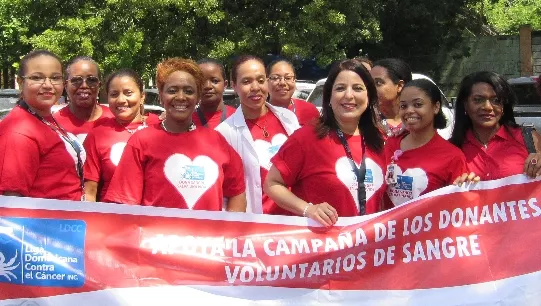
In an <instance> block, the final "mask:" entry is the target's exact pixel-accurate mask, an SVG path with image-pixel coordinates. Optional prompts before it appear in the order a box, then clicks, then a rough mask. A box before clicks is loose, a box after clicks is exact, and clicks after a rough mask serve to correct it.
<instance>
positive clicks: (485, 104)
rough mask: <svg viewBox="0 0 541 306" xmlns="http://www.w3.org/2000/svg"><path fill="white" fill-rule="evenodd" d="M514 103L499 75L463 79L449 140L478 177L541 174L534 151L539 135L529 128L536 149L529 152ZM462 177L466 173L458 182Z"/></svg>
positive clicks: (539, 143) (539, 159)
mask: <svg viewBox="0 0 541 306" xmlns="http://www.w3.org/2000/svg"><path fill="white" fill-rule="evenodd" d="M516 102H517V98H516V96H515V94H514V93H513V89H512V88H511V86H510V85H509V83H507V81H506V80H505V79H504V78H503V77H502V76H501V75H499V74H496V73H494V72H488V71H481V72H475V73H472V74H470V75H468V76H466V77H465V78H464V79H463V80H462V83H461V85H460V90H459V93H458V96H457V101H456V118H455V128H454V130H453V134H452V136H451V139H450V141H451V142H452V143H453V144H454V145H456V146H457V147H458V148H460V149H462V151H463V152H464V155H465V156H466V162H467V164H468V168H469V170H470V171H471V172H473V173H475V175H478V176H479V178H480V179H481V180H494V179H499V178H503V177H506V176H510V175H515V174H521V173H526V174H527V175H528V176H530V177H536V176H539V175H541V154H540V153H537V152H541V141H540V140H541V136H540V135H539V134H538V133H537V132H536V131H532V140H533V146H532V147H533V148H534V149H535V150H532V151H535V152H531V153H529V152H528V149H527V147H526V143H525V139H524V137H523V135H522V129H521V127H520V126H518V125H517V124H516V122H515V117H514V115H513V106H514V105H515V104H516ZM472 178H473V175H470V178H469V179H472ZM465 179H466V175H464V176H463V177H462V178H461V180H458V181H457V182H458V183H460V182H463V181H464V180H465Z"/></svg>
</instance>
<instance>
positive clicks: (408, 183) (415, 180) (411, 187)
mask: <svg viewBox="0 0 541 306" xmlns="http://www.w3.org/2000/svg"><path fill="white" fill-rule="evenodd" d="M395 171H396V184H393V185H389V188H388V189H387V194H388V195H389V198H390V199H391V201H392V202H393V204H394V205H395V206H398V205H402V204H403V203H405V202H407V201H409V200H411V199H413V198H417V197H418V196H420V195H421V194H422V193H423V192H424V191H425V190H426V188H427V187H428V176H427V175H426V172H425V171H424V170H423V169H421V168H413V169H408V170H406V171H404V172H402V169H400V167H398V165H395Z"/></svg>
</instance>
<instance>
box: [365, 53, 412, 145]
mask: <svg viewBox="0 0 541 306" xmlns="http://www.w3.org/2000/svg"><path fill="white" fill-rule="evenodd" d="M370 75H372V78H373V79H374V82H375V83H376V88H377V90H378V106H377V110H378V112H379V115H380V116H378V117H380V118H379V120H380V122H381V127H382V129H383V132H384V133H385V134H386V135H387V136H388V137H391V136H397V135H400V134H402V133H403V132H404V131H405V126H404V124H403V123H402V119H401V118H400V113H399V112H400V108H399V105H400V92H401V91H402V89H403V88H404V85H405V84H406V83H408V82H409V81H411V79H412V75H411V69H410V67H409V65H408V64H407V63H406V62H404V61H403V60H401V59H398V58H385V59H381V60H379V61H376V62H375V63H374V67H372V69H370Z"/></svg>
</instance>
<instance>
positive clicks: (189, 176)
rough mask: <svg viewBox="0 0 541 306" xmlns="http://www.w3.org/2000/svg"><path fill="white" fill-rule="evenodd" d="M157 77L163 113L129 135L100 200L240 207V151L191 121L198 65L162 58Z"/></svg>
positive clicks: (200, 76)
mask: <svg viewBox="0 0 541 306" xmlns="http://www.w3.org/2000/svg"><path fill="white" fill-rule="evenodd" d="M156 82H157V84H158V92H159V95H160V101H161V103H162V104H163V106H164V108H165V112H166V118H165V119H164V120H163V121H162V122H161V123H159V124H153V125H150V126H149V127H147V128H145V129H142V130H140V131H138V132H137V133H135V134H133V135H132V136H131V137H130V139H129V140H128V143H127V145H126V148H125V149H124V153H123V154H122V158H121V159H120V163H119V164H118V167H117V169H116V170H115V173H114V175H113V179H112V180H111V183H110V185H109V188H108V190H107V193H106V195H105V199H104V201H106V202H115V203H126V204H140V205H149V206H160V207H170V208H183V209H193V210H214V211H218V210H222V209H223V208H225V209H226V210H228V211H237V212H244V211H245V210H246V196H245V193H244V191H245V184H244V171H243V169H242V161H241V159H240V157H239V155H238V154H237V153H236V152H235V150H233V148H232V147H231V146H230V145H229V144H227V142H226V141H225V139H224V138H223V136H222V135H220V134H219V133H218V132H216V131H214V130H212V129H206V128H196V126H195V125H194V124H193V121H192V114H193V111H194V109H195V106H196V105H197V102H198V101H199V98H200V96H201V92H202V87H203V82H204V76H203V73H202V72H201V69H200V68H199V67H198V66H197V64H196V63H195V62H193V61H191V60H187V59H181V58H171V59H167V60H165V61H163V62H161V63H160V64H158V67H157V72H156ZM224 199H225V201H224ZM224 202H225V203H226V204H225V205H224Z"/></svg>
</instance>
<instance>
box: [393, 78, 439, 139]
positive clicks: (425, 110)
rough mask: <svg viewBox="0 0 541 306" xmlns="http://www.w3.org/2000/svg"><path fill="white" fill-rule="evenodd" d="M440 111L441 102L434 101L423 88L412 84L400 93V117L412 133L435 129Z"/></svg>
mask: <svg viewBox="0 0 541 306" xmlns="http://www.w3.org/2000/svg"><path fill="white" fill-rule="evenodd" d="M439 111H440V102H439V101H432V100H431V99H430V97H429V96H428V95H427V94H426V93H425V92H424V91H423V90H421V89H419V88H417V87H414V86H411V87H406V88H404V90H402V94H401V95H400V111H399V114H400V118H401V119H402V122H403V123H404V125H405V126H406V129H407V130H408V131H410V132H412V133H414V132H418V131H422V130H425V129H427V128H431V129H434V117H435V115H436V114H437V113H438V112H439Z"/></svg>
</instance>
